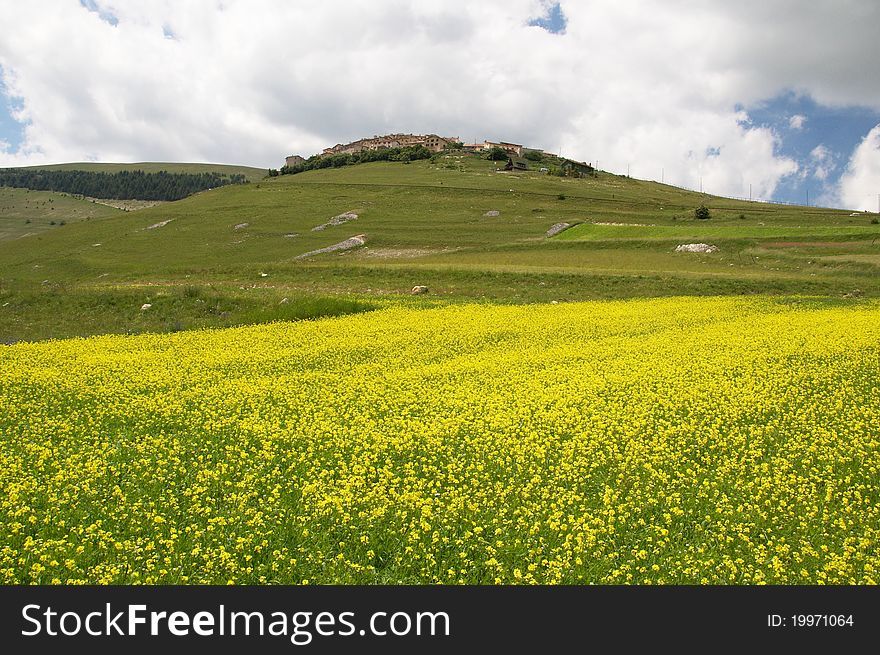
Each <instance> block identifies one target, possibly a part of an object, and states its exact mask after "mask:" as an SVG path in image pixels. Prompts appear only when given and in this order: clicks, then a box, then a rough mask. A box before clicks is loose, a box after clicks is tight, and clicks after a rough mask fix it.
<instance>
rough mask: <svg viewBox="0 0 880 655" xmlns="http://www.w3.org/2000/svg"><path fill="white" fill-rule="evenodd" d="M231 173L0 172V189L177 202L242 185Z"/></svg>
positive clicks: (2, 170) (27, 170)
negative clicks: (228, 185) (219, 188)
mask: <svg viewBox="0 0 880 655" xmlns="http://www.w3.org/2000/svg"><path fill="white" fill-rule="evenodd" d="M245 182H246V180H245V177H244V175H241V174H239V173H235V174H233V175H224V174H220V173H169V172H167V171H159V172H158V173H145V172H144V171H141V170H135V171H119V172H117V173H99V172H94V171H58V170H33V169H21V168H7V169H0V187H2V186H6V187H17V188H20V189H32V190H35V191H61V192H64V193H71V194H77V195H83V196H90V197H92V198H108V199H109V198H112V199H116V200H180V199H181V198H186V197H187V196H190V195H192V194H194V193H196V192H198V191H205V190H206V189H213V188H216V187H219V186H224V185H226V184H244V183H245Z"/></svg>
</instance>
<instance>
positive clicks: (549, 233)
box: [544, 223, 571, 239]
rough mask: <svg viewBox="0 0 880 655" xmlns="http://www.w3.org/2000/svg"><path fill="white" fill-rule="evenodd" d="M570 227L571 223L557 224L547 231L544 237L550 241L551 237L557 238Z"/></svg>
mask: <svg viewBox="0 0 880 655" xmlns="http://www.w3.org/2000/svg"><path fill="white" fill-rule="evenodd" d="M570 227H571V223H556V224H554V225H551V226H550V229H549V230H547V233H546V234H545V235H544V236H546V237H547V238H548V239H549V238H550V237H555V236H556V235H557V234H559V233H560V232H562V231H564V230H567V229H568V228H570Z"/></svg>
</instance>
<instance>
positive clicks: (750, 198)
mask: <svg viewBox="0 0 880 655" xmlns="http://www.w3.org/2000/svg"><path fill="white" fill-rule="evenodd" d="M751 201H752V183H751V182H749V202H751Z"/></svg>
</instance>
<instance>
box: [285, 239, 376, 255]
mask: <svg viewBox="0 0 880 655" xmlns="http://www.w3.org/2000/svg"><path fill="white" fill-rule="evenodd" d="M366 242H367V236H366V235H365V234H358V235H356V236H353V237H351V238H350V239H346V240H345V241H340V242H339V243H334V244H333V245H332V246H327V247H326V248H318V249H317V250H310V251H309V252H304V253H303V254H301V255H297V256H296V257H294V259H304V258H306V257H311V256H313V255H321V254H323V253H326V252H339V251H343V250H351V249H352V248H358V247H360V246H362V245H364V244H365V243H366Z"/></svg>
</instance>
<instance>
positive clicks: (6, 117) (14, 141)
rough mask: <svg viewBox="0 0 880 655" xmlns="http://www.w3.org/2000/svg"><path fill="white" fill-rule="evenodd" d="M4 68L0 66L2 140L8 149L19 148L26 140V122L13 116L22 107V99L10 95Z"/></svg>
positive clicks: (0, 136) (0, 131)
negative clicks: (5, 82) (4, 81)
mask: <svg viewBox="0 0 880 655" xmlns="http://www.w3.org/2000/svg"><path fill="white" fill-rule="evenodd" d="M2 77H3V69H2V68H0V141H5V142H6V143H7V144H8V151H9V152H15V151H17V150H18V148H19V146H20V145H21V142H22V141H24V127H25V126H24V123H19V122H18V121H17V120H15V119H14V118H13V117H12V112H13V111H16V110H19V109H21V101H20V100H19V99H17V98H14V97H12V96H10V95H9V93H8V92H7V90H6V86H5V85H4V84H3V80H2Z"/></svg>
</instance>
